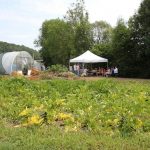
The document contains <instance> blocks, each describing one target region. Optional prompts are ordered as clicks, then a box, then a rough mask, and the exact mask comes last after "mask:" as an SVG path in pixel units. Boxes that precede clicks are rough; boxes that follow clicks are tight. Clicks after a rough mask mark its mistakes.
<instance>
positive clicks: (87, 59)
mask: <svg viewBox="0 0 150 150" xmlns="http://www.w3.org/2000/svg"><path fill="white" fill-rule="evenodd" d="M98 62H108V59H105V58H102V57H100V56H97V55H95V54H93V53H92V52H90V51H89V50H87V51H86V52H85V53H83V54H81V55H80V56H78V57H76V58H73V59H70V63H98Z"/></svg>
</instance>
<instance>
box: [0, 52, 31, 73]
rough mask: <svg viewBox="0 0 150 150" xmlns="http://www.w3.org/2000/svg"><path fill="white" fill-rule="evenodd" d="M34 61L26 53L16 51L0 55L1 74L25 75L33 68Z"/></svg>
mask: <svg viewBox="0 0 150 150" xmlns="http://www.w3.org/2000/svg"><path fill="white" fill-rule="evenodd" d="M33 63H34V60H33V58H32V56H31V55H30V54H29V53H28V52H26V51H17V52H16V51H14V52H7V53H4V54H0V74H11V73H12V72H14V71H17V72H20V73H23V70H24V71H25V69H26V71H29V72H28V73H29V74H30V72H31V68H32V66H33Z"/></svg>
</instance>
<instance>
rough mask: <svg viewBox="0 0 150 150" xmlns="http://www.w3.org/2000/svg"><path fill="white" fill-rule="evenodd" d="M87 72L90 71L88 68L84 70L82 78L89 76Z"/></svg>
mask: <svg viewBox="0 0 150 150" xmlns="http://www.w3.org/2000/svg"><path fill="white" fill-rule="evenodd" d="M87 71H88V70H87V68H84V69H83V73H82V75H81V76H82V77H86V76H87Z"/></svg>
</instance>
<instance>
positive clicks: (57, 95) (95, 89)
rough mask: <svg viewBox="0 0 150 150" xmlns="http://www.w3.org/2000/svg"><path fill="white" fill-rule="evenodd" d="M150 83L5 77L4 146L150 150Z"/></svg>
mask: <svg viewBox="0 0 150 150" xmlns="http://www.w3.org/2000/svg"><path fill="white" fill-rule="evenodd" d="M149 85H150V82H149V81H145V82H144V81H143V82H142V81H141V82H137V81H120V82H117V81H116V80H106V79H104V80H102V79H101V80H99V81H96V82H94V81H93V82H86V81H79V80H76V81H71V80H70V81H69V80H47V81H29V80H27V79H25V78H22V77H19V78H13V77H12V78H8V77H1V78H0V91H1V92H0V114H1V115H0V129H1V130H0V135H1V140H0V148H2V149H4V148H6V149H9V148H10V149H11V148H14V149H27V148H28V149H29V148H30V149H50V148H52V149H62V148H63V149H84V148H85V149H88V148H91V149H97V148H102V149H110V148H112V147H114V148H115V149H121V148H122V144H124V146H126V147H127V149H131V148H133V149H134V148H135V149H140V148H141V147H143V149H147V148H149V142H150V141H149V139H150V138H149V136H150V135H149V132H150V124H149V118H150V105H149V104H150V92H149V91H150V86H149ZM62 137H63V140H62ZM124 137H126V139H124ZM29 141H30V142H29ZM116 141H118V142H117V143H114V142H116ZM54 143H55V144H54ZM102 143H103V144H102ZM101 144H102V145H101Z"/></svg>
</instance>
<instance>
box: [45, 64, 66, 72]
mask: <svg viewBox="0 0 150 150" xmlns="http://www.w3.org/2000/svg"><path fill="white" fill-rule="evenodd" d="M48 71H52V72H67V71H68V68H67V67H66V66H63V65H61V64H56V65H52V66H50V67H49V68H48Z"/></svg>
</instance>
